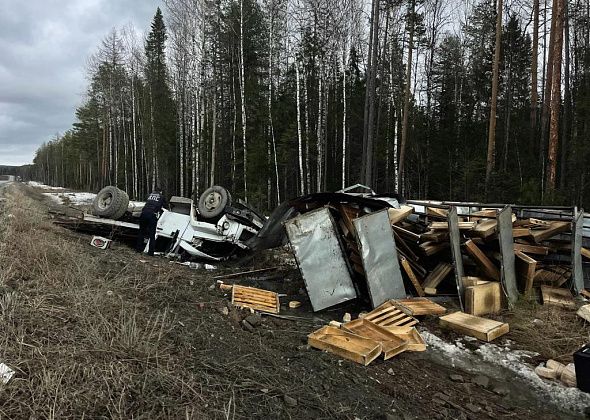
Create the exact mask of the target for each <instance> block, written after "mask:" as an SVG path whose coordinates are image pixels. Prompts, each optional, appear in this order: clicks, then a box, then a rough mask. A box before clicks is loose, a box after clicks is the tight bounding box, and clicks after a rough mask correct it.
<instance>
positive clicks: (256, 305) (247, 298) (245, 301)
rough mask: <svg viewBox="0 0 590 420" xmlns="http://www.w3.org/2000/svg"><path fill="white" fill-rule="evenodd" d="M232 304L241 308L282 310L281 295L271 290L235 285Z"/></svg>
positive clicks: (265, 310)
mask: <svg viewBox="0 0 590 420" xmlns="http://www.w3.org/2000/svg"><path fill="white" fill-rule="evenodd" d="M231 300H232V304H234V305H235V306H238V307H241V308H252V309H255V310H258V311H263V312H270V313H274V314H278V313H279V310H280V301H279V295H278V294H277V293H275V292H271V291H269V290H263V289H257V288H255V287H246V286H239V285H234V286H233V287H232V298H231Z"/></svg>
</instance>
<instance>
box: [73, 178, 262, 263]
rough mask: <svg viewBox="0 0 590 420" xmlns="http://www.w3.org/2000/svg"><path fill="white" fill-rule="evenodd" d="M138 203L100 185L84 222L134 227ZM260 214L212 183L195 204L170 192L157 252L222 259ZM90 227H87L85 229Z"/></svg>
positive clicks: (254, 228) (252, 231)
mask: <svg viewBox="0 0 590 420" xmlns="http://www.w3.org/2000/svg"><path fill="white" fill-rule="evenodd" d="M142 207H143V203H133V202H130V201H129V196H128V195H127V193H126V192H125V191H123V190H121V189H119V188H117V187H115V186H108V187H105V188H103V189H102V190H101V191H100V192H99V193H98V194H97V196H96V198H95V199H94V201H93V203H92V214H88V213H84V214H83V215H82V221H80V223H82V222H83V223H85V224H87V225H90V226H92V225H94V227H96V226H109V227H116V228H120V229H121V230H126V231H127V233H130V232H129V231H130V230H131V231H138V230H139V223H138V217H139V216H140V214H141V209H142ZM263 224H264V218H263V216H261V215H260V214H259V213H258V212H257V211H256V210H255V209H254V208H253V207H251V206H248V205H247V204H246V203H245V202H243V201H242V200H239V199H238V200H235V201H234V200H232V197H231V194H230V193H229V191H227V190H226V189H225V188H223V187H220V186H213V187H211V188H209V189H207V190H206V191H205V192H204V193H203V194H201V196H200V197H199V200H198V202H197V203H196V204H195V203H194V201H193V200H192V199H190V198H184V197H177V196H173V197H172V198H171V199H170V210H168V209H163V213H162V215H161V216H160V218H159V219H158V225H157V228H156V244H155V248H156V252H161V253H163V254H165V255H167V256H170V257H177V258H180V259H183V260H188V259H191V258H193V257H194V258H200V259H205V260H210V261H221V260H224V259H226V258H228V257H229V256H231V255H232V254H234V253H235V252H236V251H237V250H240V249H247V248H248V246H247V245H246V241H247V240H248V239H251V238H252V237H254V236H255V235H256V234H257V232H258V231H259V229H260V228H261V227H262V226H263ZM90 230H92V228H90Z"/></svg>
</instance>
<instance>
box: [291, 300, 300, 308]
mask: <svg viewBox="0 0 590 420" xmlns="http://www.w3.org/2000/svg"><path fill="white" fill-rule="evenodd" d="M300 306H301V302H299V301H298V300H292V301H290V302H289V308H291V309H297V308H299V307H300Z"/></svg>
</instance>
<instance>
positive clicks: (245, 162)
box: [240, 0, 248, 201]
mask: <svg viewBox="0 0 590 420" xmlns="http://www.w3.org/2000/svg"><path fill="white" fill-rule="evenodd" d="M244 89H245V84H244V0H240V101H241V105H242V148H243V151H244V157H243V162H242V163H243V175H242V176H243V178H244V179H243V181H244V200H246V201H248V148H247V143H246V101H245V96H246V95H245V92H244Z"/></svg>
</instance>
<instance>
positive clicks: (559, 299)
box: [541, 285, 576, 309]
mask: <svg viewBox="0 0 590 420" xmlns="http://www.w3.org/2000/svg"><path fill="white" fill-rule="evenodd" d="M541 296H542V297H543V305H552V306H560V307H562V308H568V309H575V308H576V302H575V301H574V297H573V296H572V292H570V291H569V290H568V289H562V288H559V287H551V286H545V285H543V286H541Z"/></svg>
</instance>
